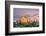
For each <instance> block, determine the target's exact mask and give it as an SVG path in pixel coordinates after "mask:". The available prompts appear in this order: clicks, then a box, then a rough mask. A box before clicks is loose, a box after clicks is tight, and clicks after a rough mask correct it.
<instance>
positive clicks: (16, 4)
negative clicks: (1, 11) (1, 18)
mask: <svg viewBox="0 0 46 36" xmlns="http://www.w3.org/2000/svg"><path fill="white" fill-rule="evenodd" d="M44 32H45V4H44V3H41V2H20V1H5V33H6V35H16V34H37V33H44Z"/></svg>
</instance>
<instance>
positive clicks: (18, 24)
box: [13, 21, 39, 27]
mask: <svg viewBox="0 0 46 36" xmlns="http://www.w3.org/2000/svg"><path fill="white" fill-rule="evenodd" d="M13 24H14V27H39V22H35V21H33V22H32V23H27V24H26V23H22V24H21V23H17V24H16V22H13Z"/></svg>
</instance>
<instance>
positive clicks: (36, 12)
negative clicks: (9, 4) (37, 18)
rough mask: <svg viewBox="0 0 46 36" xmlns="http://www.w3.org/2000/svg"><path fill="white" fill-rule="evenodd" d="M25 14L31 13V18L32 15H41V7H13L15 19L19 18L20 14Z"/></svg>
mask: <svg viewBox="0 0 46 36" xmlns="http://www.w3.org/2000/svg"><path fill="white" fill-rule="evenodd" d="M23 15H29V16H30V18H31V16H34V15H39V9H32V8H14V9H13V20H16V19H18V18H19V17H20V16H23Z"/></svg>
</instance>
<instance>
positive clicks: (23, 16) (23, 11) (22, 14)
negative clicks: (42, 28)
mask: <svg viewBox="0 0 46 36" xmlns="http://www.w3.org/2000/svg"><path fill="white" fill-rule="evenodd" d="M13 27H20V28H21V27H39V9H32V8H13Z"/></svg>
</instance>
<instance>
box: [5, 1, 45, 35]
mask: <svg viewBox="0 0 46 36" xmlns="http://www.w3.org/2000/svg"><path fill="white" fill-rule="evenodd" d="M15 2H17V3H26V4H36V5H43V8H42V11H43V13H42V14H43V17H42V18H43V30H42V31H35V32H34V31H33V32H30V31H29V32H18V33H9V20H8V19H9V17H10V16H9V13H10V12H9V10H10V9H9V5H10V4H12V3H13V4H14V3H15ZM38 33H45V3H41V2H22V1H5V35H22V34H38Z"/></svg>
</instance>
